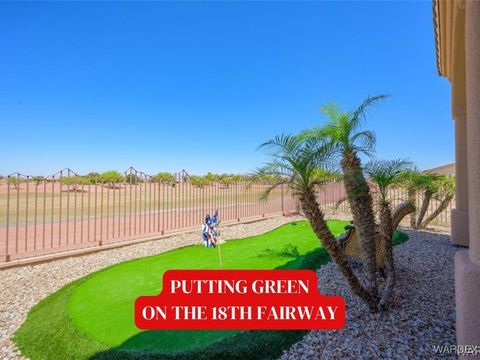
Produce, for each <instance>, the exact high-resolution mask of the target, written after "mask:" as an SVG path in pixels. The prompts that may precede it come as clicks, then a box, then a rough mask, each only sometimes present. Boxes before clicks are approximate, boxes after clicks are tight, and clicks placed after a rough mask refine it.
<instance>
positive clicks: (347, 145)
mask: <svg viewBox="0 0 480 360" xmlns="http://www.w3.org/2000/svg"><path fill="white" fill-rule="evenodd" d="M385 98H386V95H378V96H369V97H367V98H366V99H365V100H364V101H363V103H362V104H361V105H360V106H359V107H358V108H356V109H355V110H353V111H348V112H345V111H342V110H341V109H340V107H339V106H338V105H336V104H335V103H330V104H327V105H325V106H324V107H322V109H321V111H322V112H323V113H325V114H326V115H327V117H328V123H327V124H326V125H324V126H321V127H317V128H314V129H312V130H307V131H305V132H303V133H302V135H301V136H302V137H303V138H306V139H311V138H315V139H317V140H318V141H325V148H326V150H327V151H330V152H332V153H333V154H337V155H339V156H340V158H341V161H340V164H341V168H342V172H343V180H344V185H345V189H346V192H347V198H348V202H349V204H350V210H351V213H352V216H353V220H354V222H355V227H356V229H357V232H358V238H359V245H360V247H361V249H362V251H363V253H364V255H365V258H366V262H365V270H366V280H367V284H366V286H367V291H368V293H369V295H370V297H371V298H372V300H371V301H372V302H373V303H376V302H377V299H378V289H377V266H376V259H375V218H374V214H373V207H372V196H371V194H370V188H369V185H368V182H367V181H366V179H365V176H364V174H363V170H362V166H361V161H360V157H359V154H360V153H363V154H366V155H372V154H373V152H374V148H375V134H374V133H373V132H371V131H365V130H363V131H362V130H360V127H361V125H362V122H363V121H364V120H365V117H366V114H367V112H368V110H369V109H371V108H372V107H374V106H376V105H377V104H378V103H379V102H380V101H382V100H384V99H385ZM322 151H324V150H322Z"/></svg>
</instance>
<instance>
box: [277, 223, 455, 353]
mask: <svg viewBox="0 0 480 360" xmlns="http://www.w3.org/2000/svg"><path fill="white" fill-rule="evenodd" d="M405 232H406V233H407V234H408V235H409V236H410V240H409V241H407V242H406V243H404V244H402V245H399V246H396V247H395V248H394V252H395V263H396V269H397V282H396V287H395V291H394V296H393V298H392V304H391V307H390V311H389V312H388V313H386V314H371V313H369V312H368V310H367V309H366V306H365V305H364V304H363V303H362V302H361V301H360V300H359V299H358V298H357V297H356V296H354V295H352V293H351V292H350V291H349V290H348V285H347V283H346V281H345V280H344V278H343V277H342V275H341V274H340V273H339V271H338V270H337V269H336V267H335V265H334V264H333V263H329V264H327V265H324V266H322V267H321V269H320V270H319V271H318V277H319V281H318V282H319V289H320V292H321V293H322V294H332V295H333V294H335V295H337V294H338V295H341V296H343V297H344V298H345V300H346V302H347V320H346V325H345V328H344V329H342V330H341V331H338V332H337V331H311V332H310V333H308V335H306V336H305V337H304V338H303V339H302V340H301V341H299V342H298V343H296V344H294V345H293V346H292V347H291V348H290V349H289V350H287V351H286V352H285V353H284V355H283V356H282V360H287V359H331V358H339V359H354V358H358V359H407V358H408V359H411V358H415V359H433V358H441V357H444V358H454V359H456V356H455V355H453V354H451V355H449V354H439V353H435V350H434V347H435V346H443V345H445V344H447V345H454V344H456V339H455V298H454V295H455V293H454V279H453V255H454V253H455V251H456V248H455V247H453V246H452V245H451V244H450V237H449V236H448V235H446V234H441V233H429V232H413V231H408V230H407V231H405Z"/></svg>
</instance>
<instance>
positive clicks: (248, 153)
mask: <svg viewBox="0 0 480 360" xmlns="http://www.w3.org/2000/svg"><path fill="white" fill-rule="evenodd" d="M0 34H1V36H0V123H1V127H0V133H1V141H0V151H1V153H2V157H1V160H0V174H3V175H5V174H8V173H10V172H14V171H20V172H22V173H25V174H32V175H37V174H38V175H40V174H42V175H48V174H50V173H52V172H54V171H56V170H59V169H61V168H63V167H66V166H68V167H71V168H72V169H74V170H76V171H78V172H80V173H84V172H89V171H103V170H109V169H117V170H124V169H126V168H127V167H129V166H130V165H134V166H135V167H136V168H137V169H139V170H143V171H145V172H147V173H154V172H158V171H172V172H173V171H178V170H180V169H182V168H184V169H186V170H187V171H189V172H190V173H198V174H200V173H204V172H207V171H212V172H248V171H250V170H252V169H254V168H255V167H256V166H259V165H261V163H262V161H263V160H264V159H265V154H264V153H262V152H257V151H256V148H257V146H258V145H259V144H260V143H261V142H263V141H265V140H267V139H269V138H271V137H273V136H274V135H276V134H279V133H282V132H287V133H288V132H297V131H299V130H302V129H304V128H306V127H309V126H313V125H317V124H321V123H322V122H323V121H324V117H323V115H322V114H320V113H319V111H318V109H319V107H320V106H321V105H322V104H324V103H325V102H328V101H331V100H335V101H337V102H339V103H340V104H342V105H343V106H344V107H345V108H346V109H349V108H351V107H352V106H355V105H357V104H359V103H360V102H361V101H362V99H363V98H364V97H366V96H367V95H369V94H379V93H388V94H391V95H392V97H391V99H389V100H388V101H386V102H385V103H384V104H383V105H382V106H381V107H380V108H379V110H377V111H375V112H374V113H373V114H372V115H371V117H370V119H369V121H368V124H367V125H366V127H367V128H369V129H371V130H374V131H375V132H376V133H377V137H378V142H377V154H378V157H383V158H398V157H405V158H409V159H411V160H412V161H414V162H416V163H417V164H418V166H419V167H421V168H427V167H432V166H436V165H440V164H444V163H448V162H452V161H454V155H453V153H454V152H453V121H452V120H451V112H450V87H449V84H448V82H447V81H446V80H445V79H444V78H440V77H439V76H438V74H437V69H436V63H435V52H434V37H433V24H432V5H431V2H430V1H425V2H344V3H341V2H223V3H221V2H206V3H200V2H181V3H180V2H177V3H152V2H149V3H125V2H122V3H69V2H66V3H65V2H64V3H5V2H2V3H0Z"/></svg>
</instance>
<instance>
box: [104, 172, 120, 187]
mask: <svg viewBox="0 0 480 360" xmlns="http://www.w3.org/2000/svg"><path fill="white" fill-rule="evenodd" d="M100 181H101V183H102V184H105V185H107V187H109V188H115V184H119V183H121V182H123V181H124V177H123V175H122V174H120V173H119V172H118V171H115V170H109V171H105V172H104V173H102V174H101V175H100Z"/></svg>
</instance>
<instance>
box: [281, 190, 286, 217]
mask: <svg viewBox="0 0 480 360" xmlns="http://www.w3.org/2000/svg"><path fill="white" fill-rule="evenodd" d="M283 185H284V184H282V185H281V190H282V215H283V216H285V202H284V198H285V193H284V190H283Z"/></svg>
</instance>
